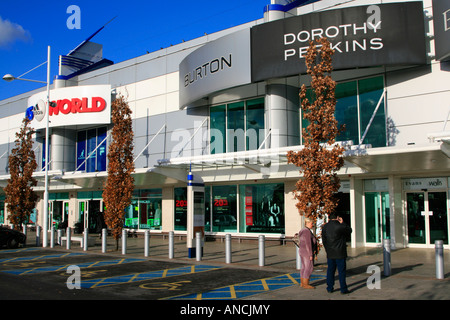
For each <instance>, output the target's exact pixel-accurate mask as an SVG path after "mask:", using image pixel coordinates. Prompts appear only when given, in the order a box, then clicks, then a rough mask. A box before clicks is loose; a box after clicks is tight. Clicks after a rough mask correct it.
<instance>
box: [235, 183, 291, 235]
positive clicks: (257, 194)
mask: <svg viewBox="0 0 450 320" xmlns="http://www.w3.org/2000/svg"><path fill="white" fill-rule="evenodd" d="M239 204H240V210H239V216H240V219H239V231H240V232H249V233H251V232H256V233H261V232H262V233H284V232H285V227H284V226H285V223H284V184H282V183H273V184H253V185H241V186H239Z"/></svg>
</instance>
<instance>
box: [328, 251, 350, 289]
mask: <svg viewBox="0 0 450 320" xmlns="http://www.w3.org/2000/svg"><path fill="white" fill-rule="evenodd" d="M327 263H328V270H327V291H328V292H331V291H333V288H334V274H335V272H336V267H337V269H338V273H339V285H340V290H341V292H347V290H348V288H347V282H346V281H345V277H346V269H347V266H346V262H345V259H327Z"/></svg>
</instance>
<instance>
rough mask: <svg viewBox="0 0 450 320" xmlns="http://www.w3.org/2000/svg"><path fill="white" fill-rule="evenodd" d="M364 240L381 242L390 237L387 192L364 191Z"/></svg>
mask: <svg viewBox="0 0 450 320" xmlns="http://www.w3.org/2000/svg"><path fill="white" fill-rule="evenodd" d="M365 214H366V241H367V242H372V243H381V241H382V240H383V239H390V234H391V228H390V209H389V193H388V192H366V193H365Z"/></svg>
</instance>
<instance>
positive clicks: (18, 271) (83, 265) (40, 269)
mask: <svg viewBox="0 0 450 320" xmlns="http://www.w3.org/2000/svg"><path fill="white" fill-rule="evenodd" d="M141 261H147V260H145V259H115V260H108V261H95V262H85V263H79V264H77V263H74V264H72V265H76V266H78V267H80V268H93V267H103V266H110V265H117V264H124V263H131V262H141ZM69 266H71V264H66V265H62V266H48V267H37V268H26V269H16V270H6V271H2V272H4V273H11V274H15V275H19V276H21V275H25V274H34V273H41V272H50V271H60V270H64V269H67V268H68V267H69Z"/></svg>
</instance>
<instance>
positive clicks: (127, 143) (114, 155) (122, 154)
mask: <svg viewBox="0 0 450 320" xmlns="http://www.w3.org/2000/svg"><path fill="white" fill-rule="evenodd" d="M111 118H112V123H113V128H112V132H111V136H112V139H111V140H112V141H111V144H110V145H109V149H108V177H107V180H106V183H105V186H104V191H103V201H104V203H105V207H106V211H105V222H106V225H107V226H108V228H110V229H111V232H112V235H113V238H114V239H115V240H116V250H117V249H118V240H119V238H120V236H121V234H122V228H123V225H124V215H125V209H126V208H127V207H128V206H129V205H130V204H131V197H132V195H133V190H134V179H133V177H132V175H131V173H132V172H134V162H133V137H134V134H133V127H132V119H131V109H130V107H129V106H128V103H127V102H126V101H125V98H124V97H123V96H119V97H118V98H117V99H116V100H115V101H114V102H113V103H112V105H111Z"/></svg>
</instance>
